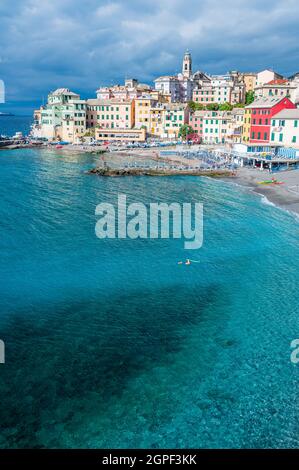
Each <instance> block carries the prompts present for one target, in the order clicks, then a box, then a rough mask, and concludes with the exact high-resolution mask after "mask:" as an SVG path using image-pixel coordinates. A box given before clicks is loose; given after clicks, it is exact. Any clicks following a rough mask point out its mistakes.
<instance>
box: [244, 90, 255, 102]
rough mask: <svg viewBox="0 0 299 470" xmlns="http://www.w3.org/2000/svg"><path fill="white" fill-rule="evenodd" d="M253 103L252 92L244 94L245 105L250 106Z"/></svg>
mask: <svg viewBox="0 0 299 470" xmlns="http://www.w3.org/2000/svg"><path fill="white" fill-rule="evenodd" d="M253 101H254V91H253V90H250V91H247V92H246V97H245V103H246V104H251V103H253Z"/></svg>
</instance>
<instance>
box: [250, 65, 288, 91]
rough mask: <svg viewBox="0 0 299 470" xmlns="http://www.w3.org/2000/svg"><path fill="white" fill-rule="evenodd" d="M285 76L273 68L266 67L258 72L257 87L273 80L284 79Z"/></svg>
mask: <svg viewBox="0 0 299 470" xmlns="http://www.w3.org/2000/svg"><path fill="white" fill-rule="evenodd" d="M282 78H283V76H282V75H280V74H279V73H276V72H274V71H273V70H271V69H265V70H262V71H261V72H258V73H257V74H256V84H255V86H256V87H259V86H261V85H264V84H265V83H269V82H271V81H272V80H277V79H282Z"/></svg>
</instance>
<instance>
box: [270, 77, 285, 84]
mask: <svg viewBox="0 0 299 470" xmlns="http://www.w3.org/2000/svg"><path fill="white" fill-rule="evenodd" d="M288 82H289V81H288V80H286V79H285V78H283V79H281V78H277V79H276V80H271V81H270V82H268V83H266V85H285V84H286V83H288Z"/></svg>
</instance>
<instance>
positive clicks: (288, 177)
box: [225, 168, 299, 214]
mask: <svg viewBox="0 0 299 470" xmlns="http://www.w3.org/2000/svg"><path fill="white" fill-rule="evenodd" d="M273 176H274V178H275V179H276V180H277V181H280V182H283V183H284V184H281V185H274V184H271V185H260V184H258V182H260V181H265V180H271V179H272V177H273ZM225 180H227V181H233V182H235V183H237V184H240V185H242V186H247V187H250V188H251V189H253V190H254V191H255V192H256V193H258V194H262V195H263V196H265V197H266V198H267V199H268V201H270V202H272V203H273V204H275V205H277V206H279V207H281V208H283V209H285V210H288V211H291V212H295V213H296V214H299V170H290V171H282V172H280V173H274V174H270V173H268V172H266V171H260V170H257V169H248V168H239V169H238V170H237V172H236V176H235V177H234V178H229V179H227V178H225Z"/></svg>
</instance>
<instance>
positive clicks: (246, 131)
mask: <svg viewBox="0 0 299 470" xmlns="http://www.w3.org/2000/svg"><path fill="white" fill-rule="evenodd" d="M250 126H251V109H250V108H245V114H244V122H243V132H242V142H249V139H250Z"/></svg>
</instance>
